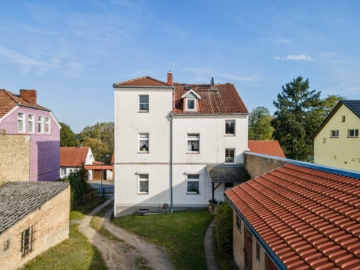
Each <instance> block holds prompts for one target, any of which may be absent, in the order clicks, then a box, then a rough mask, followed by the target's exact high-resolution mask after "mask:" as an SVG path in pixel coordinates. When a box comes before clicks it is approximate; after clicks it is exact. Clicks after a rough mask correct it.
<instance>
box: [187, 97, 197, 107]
mask: <svg viewBox="0 0 360 270" xmlns="http://www.w3.org/2000/svg"><path fill="white" fill-rule="evenodd" d="M186 101H187V102H186V110H196V108H195V106H196V105H195V104H196V103H195V102H196V99H195V98H187V99H186Z"/></svg>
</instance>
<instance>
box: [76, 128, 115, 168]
mask: <svg viewBox="0 0 360 270" xmlns="http://www.w3.org/2000/svg"><path fill="white" fill-rule="evenodd" d="M78 138H79V140H80V142H81V144H82V145H84V146H88V147H91V150H92V152H93V155H94V158H95V159H96V160H98V161H101V159H103V158H104V157H105V156H106V155H110V158H107V159H106V160H104V162H105V163H110V161H111V155H112V154H113V152H114V122H101V123H96V124H95V125H93V126H86V127H85V128H84V129H83V130H82V131H81V132H80V133H79V134H78Z"/></svg>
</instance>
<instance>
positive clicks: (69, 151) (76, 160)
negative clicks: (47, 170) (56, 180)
mask: <svg viewBox="0 0 360 270" xmlns="http://www.w3.org/2000/svg"><path fill="white" fill-rule="evenodd" d="M89 149H90V147H81V148H79V147H60V167H81V166H82V165H83V164H85V161H86V156H87V154H88V152H89Z"/></svg>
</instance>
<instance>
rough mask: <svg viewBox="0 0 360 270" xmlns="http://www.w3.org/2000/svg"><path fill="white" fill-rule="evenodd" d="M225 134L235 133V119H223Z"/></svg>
mask: <svg viewBox="0 0 360 270" xmlns="http://www.w3.org/2000/svg"><path fill="white" fill-rule="evenodd" d="M225 134H228V135H235V120H225Z"/></svg>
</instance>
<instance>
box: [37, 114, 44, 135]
mask: <svg viewBox="0 0 360 270" xmlns="http://www.w3.org/2000/svg"><path fill="white" fill-rule="evenodd" d="M38 133H44V117H43V116H39V117H38Z"/></svg>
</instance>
